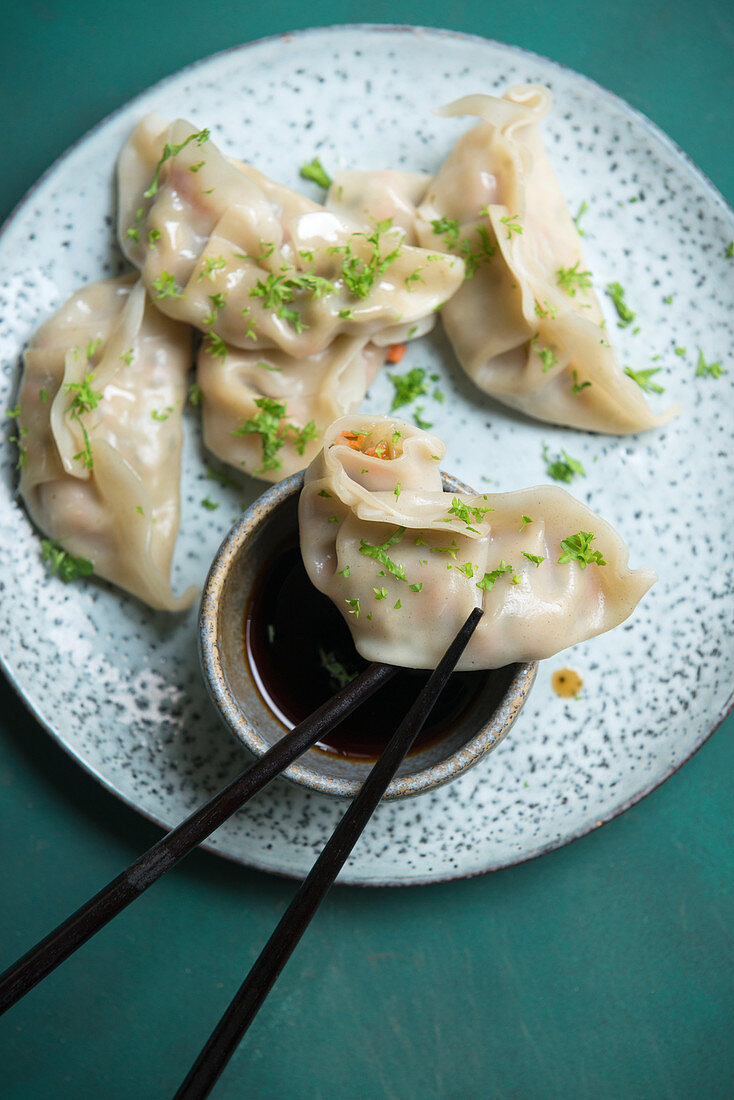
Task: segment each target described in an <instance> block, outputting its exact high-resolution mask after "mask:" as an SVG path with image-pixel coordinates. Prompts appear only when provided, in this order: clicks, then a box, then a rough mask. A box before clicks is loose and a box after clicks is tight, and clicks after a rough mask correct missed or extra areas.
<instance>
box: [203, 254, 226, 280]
mask: <svg viewBox="0 0 734 1100" xmlns="http://www.w3.org/2000/svg"><path fill="white" fill-rule="evenodd" d="M226 266H227V261H226V260H225V258H224V256H205V257H204V263H203V264H202V265H201V271H200V272H199V276H198V278H197V280H196V281H197V283H200V282H201V280H202V279H203V278H204V276H205V275H208V276H209V278H210V279H211V281H212V282H214V280H215V279H216V277H217V276H216V274H215V272H217V271H222V270H223V269H224V268H225V267H226Z"/></svg>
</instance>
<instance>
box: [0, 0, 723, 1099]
mask: <svg viewBox="0 0 734 1100" xmlns="http://www.w3.org/2000/svg"><path fill="white" fill-rule="evenodd" d="M726 7H727V6H726V5H725V4H723V3H720V2H719V0H696V2H694V0H665V2H663V0H652V2H650V3H648V4H646V5H643V4H639V3H637V2H634V0H617V2H616V3H615V4H614V5H606V4H597V5H591V4H589V3H588V0H586V2H583V3H582V2H580V0H556V2H555V3H554V4H540V3H537V2H530V3H526V4H524V5H521V4H513V5H509V4H506V3H499V2H496V0H495V2H491V3H485V4H477V3H475V2H473V3H470V2H468V0H457V2H456V3H454V4H452V5H451V6H450V7H449V8H448V9H445V8H444V7H443V6H440V5H438V4H437V3H430V2H429V3H421V4H418V3H415V2H408V0H397V2H393V3H389V4H388V3H383V2H381V0H380V2H375V3H374V4H372V5H371V6H369V7H367V6H360V5H357V4H355V3H335V2H334V0H324V2H322V3H321V4H320V5H319V6H318V8H317V9H309V8H308V7H307V6H304V5H302V4H295V3H293V2H288V3H280V4H272V5H270V6H269V7H266V5H251V4H243V3H237V2H236V0H229V2H228V3H221V2H219V0H217V2H211V3H207V4H205V3H201V2H199V3H193V2H192V0H178V2H177V3H176V4H175V5H163V4H159V5H154V4H150V3H143V2H142V0H129V2H128V3H126V4H124V5H123V4H114V5H108V6H106V7H105V6H102V5H99V4H98V3H92V2H90V0H76V3H75V4H73V5H72V4H70V3H69V4H63V3H54V2H53V0H45V2H43V0H30V2H29V3H25V4H20V5H15V6H14V7H13V9H12V10H11V11H9V12H7V11H6V13H5V16H4V28H3V32H2V42H1V44H0V53H1V59H2V64H1V65H0V89H1V92H0V95H1V97H2V98H1V100H0V101H1V102H2V104H3V108H4V110H3V144H4V156H3V171H2V173H0V215H2V216H3V217H4V216H6V215H7V214H8V213H9V212H10V210H11V209H12V206H13V205H14V203H15V202H17V201H18V200H19V199H20V198H21V197H22V195H23V193H24V191H25V190H26V188H28V187H29V186H30V185H31V184H32V183H33V182H34V180H35V179H36V178H37V176H38V175H40V173H41V172H42V171H44V170H45V169H46V168H47V167H48V165H49V164H50V163H51V161H52V160H53V159H54V158H55V157H57V156H58V155H59V154H60V153H61V152H63V150H64V149H65V148H66V147H67V146H68V145H69V144H70V143H71V142H73V141H75V140H76V139H77V138H78V137H79V136H80V135H81V134H83V133H84V131H86V130H87V129H88V128H89V127H90V126H92V125H93V124H95V123H96V122H98V121H99V120H100V119H101V118H103V117H104V116H105V115H106V114H107V113H108V112H110V111H111V110H113V109H114V108H116V107H117V106H119V105H120V104H121V103H123V102H124V101H125V100H127V99H128V98H129V97H130V96H132V95H134V94H135V93H137V92H138V91H140V90H142V89H143V88H145V87H146V86H147V85H149V84H151V83H152V82H154V81H156V80H158V79H159V78H160V77H163V76H165V75H167V74H168V73H170V72H172V71H174V70H176V69H178V68H179V67H180V66H182V65H184V64H187V63H188V62H190V61H193V60H195V59H196V58H199V57H201V56H204V55H206V54H209V53H212V52H214V51H216V50H219V49H223V48H225V47H227V46H230V45H233V44H236V43H240V42H244V41H248V40H251V39H253V38H257V37H260V36H262V35H266V34H272V33H275V32H280V31H286V30H291V29H296V28H298V27H302V26H307V25H309V24H312V23H315V22H318V23H320V24H329V23H337V22H341V23H344V22H350V21H360V20H363V19H366V18H369V19H370V20H372V21H378V22H379V21H382V22H398V21H400V22H405V23H423V24H432V25H436V26H441V25H446V26H451V27H452V28H454V29H457V30H463V31H470V32H472V33H475V34H483V35H486V36H487V37H493V38H497V39H499V40H501V41H505V42H510V43H513V44H516V45H520V46H524V47H527V48H529V49H532V50H535V51H537V52H538V53H542V54H546V55H547V56H549V57H552V58H554V59H555V60H557V61H561V62H563V63H565V64H567V65H570V66H571V67H573V68H575V69H578V70H579V71H580V72H583V73H585V74H586V75H588V76H590V77H593V78H594V79H596V80H597V81H599V83H601V84H602V85H604V86H606V87H607V88H610V89H611V90H612V91H614V92H617V93H618V94H619V95H621V96H623V97H624V98H625V99H627V100H628V101H629V102H630V103H632V104H633V105H634V106H635V107H638V108H640V109H641V110H642V111H644V112H645V113H646V114H648V115H649V116H650V117H651V118H652V119H653V120H654V121H655V122H657V123H658V124H659V125H660V126H661V127H662V128H663V129H664V130H666V131H667V133H668V134H670V135H671V136H672V137H673V138H674V139H675V140H676V141H677V142H678V143H679V144H680V145H681V146H682V147H683V148H684V149H685V150H686V152H688V153H689V154H690V155H691V156H692V157H693V159H694V160H695V161H696V162H697V163H698V164H699V166H700V167H701V168H702V169H703V170H704V171H705V172H706V173H707V174H708V175H709V176H710V178H711V179H712V180H713V182H714V183H715V184H716V185H717V186H718V187H719V189H720V190H721V191H722V192H723V193H724V194H725V195H726V196H727V197H728V198H729V199H730V200H731V199H732V197H733V196H734V164H733V163H732V157H731V128H732V112H731V93H732V67H731V52H732V38H733V37H734V13H732V11H731V9H730V10H729V12H728V14H727V11H726ZM0 323H2V319H0ZM729 366H730V369H731V365H729ZM0 580H2V565H1V564H0ZM4 598H8V597H7V595H6V596H5V597H4ZM732 733H734V719H729V721H728V722H727V723H726V724H725V725H724V726H723V727H722V728H721V730H720V731H719V732H718V733H717V734H716V735H715V736H714V737H713V738H712V739H711V741H709V742H708V744H707V745H706V746H705V747H704V748H703V749H702V750H701V751H700V752H699V753H698V755H697V756H695V757H694V758H693V760H691V761H690V763H688V764H687V765H686V766H685V767H684V768H683V770H682V771H681V772H679V773H678V774H677V775H675V776H674V777H673V778H672V779H670V780H669V781H668V782H667V783H666V784H665V785H664V786H663V787H662V788H661V789H660V790H658V791H656V792H655V793H654V794H653V795H651V796H650V797H649V798H647V799H646V800H645V801H644V802H643V803H641V804H640V805H638V806H636V807H635V808H634V809H632V810H630V811H628V812H627V813H626V814H624V815H623V816H622V817H621V818H618V819H617V820H616V821H614V822H613V823H612V824H610V825H608V826H606V827H605V828H603V829H601V830H599V831H597V832H595V833H594V834H593V835H591V836H588V837H586V838H585V839H583V840H580V841H577V842H576V843H575V844H573V845H571V846H570V847H567V848H564V849H562V850H561V851H558V852H555V853H553V854H552V855H549V856H545V857H544V858H543V859H541V860H537V861H535V862H532V863H529V864H526V865H524V866H521V867H516V868H513V869H511V870H508V871H504V872H501V873H499V874H495V875H491V876H487V877H483V878H479V879H474V880H470V881H466V882H457V883H453V884H450V885H440V886H433V887H417V888H412V889H404V890H359V889H352V888H340V889H337V890H335V891H333V892H332V894H331V895H330V897H329V898H328V900H327V902H326V904H325V905H324V908H323V910H322V911H321V913H320V914H319V916H318V918H317V920H316V921H315V923H314V924H313V926H312V928H311V929H310V930H309V932H308V933H307V935H306V937H305V939H304V941H303V943H302V945H301V947H300V949H299V950H298V952H297V954H296V955H295V957H294V958H293V960H292V961H291V963H290V964H289V965H288V967H287V969H286V971H285V972H284V974H283V976H282V978H281V979H280V981H279V983H278V985H277V987H276V990H275V991H274V993H273V995H271V998H270V999H269V1001H268V1002H267V1003H266V1005H265V1007H264V1009H263V1010H262V1012H261V1013H260V1015H259V1017H258V1019H257V1020H256V1022H255V1024H254V1026H253V1028H252V1030H251V1032H250V1034H249V1037H248V1039H247V1041H246V1043H245V1044H243V1046H242V1047H241V1048H240V1050H239V1051H238V1053H237V1055H236V1056H235V1058H234V1059H233V1061H232V1063H231V1064H230V1066H229V1068H228V1070H227V1072H226V1074H225V1076H224V1077H223V1078H222V1079H221V1081H220V1083H219V1085H218V1087H217V1089H216V1090H215V1095H216V1096H217V1097H222V1098H226V1097H231V1098H235V1097H238V1098H239V1097H245V1096H247V1097H276V1098H292V1097H293V1098H296V1097H297V1098H301V1097H302V1098H306V1097H308V1098H328V1100H331V1098H337V1097H339V1098H340V1100H341V1098H344V1097H352V1096H359V1097H360V1098H363V1100H369V1098H372V1097H374V1098H382V1097H389V1098H400V1100H403V1098H406V1100H407V1098H410V1100H412V1098H413V1097H418V1096H420V1097H440V1098H456V1100H464V1098H475V1097H476V1098H487V1097H512V1098H522V1100H525V1098H531V1100H535V1098H539V1100H541V1098H542V1100H547V1098H552V1097H564V1098H568V1097H571V1098H576V1097H584V1098H585V1097H594V1098H596V1097H614V1098H620V1097H624V1098H626V1097H634V1098H635V1100H638V1098H658V1097H679V1098H685V1100H690V1098H697V1097H706V1098H707V1100H713V1098H716V1097H729V1096H731V1095H732V1094H733V1093H734V1044H732V1035H731V1022H732V1018H733V1017H734V984H733V982H732V935H731V929H732V926H734V845H733V844H732V839H733V837H732V831H733V830H732V823H733V821H734V815H733V814H732V800H731V787H730V777H731V776H732V775H733V774H734V743H733V742H732V737H731V734H732ZM0 789H2V792H3V803H2V826H0V932H1V934H2V940H1V948H0V951H1V957H0V965H4V964H5V963H9V962H10V961H11V960H12V959H13V958H14V957H15V956H16V955H17V954H19V953H20V952H21V951H22V950H24V949H26V948H27V947H28V946H29V945H30V944H31V942H33V941H34V940H35V939H36V938H37V937H38V936H39V935H41V934H43V933H45V932H46V931H47V930H48V929H50V928H51V927H52V926H53V925H54V924H55V923H56V922H57V921H58V920H59V919H60V918H62V917H64V916H66V914H67V913H68V912H69V911H70V910H71V909H72V908H74V907H75V906H76V905H77V904H79V903H80V902H81V901H82V900H83V899H85V898H86V897H87V896H88V895H89V894H90V893H92V892H93V891H94V890H96V889H97V888H98V887H99V886H100V885H102V884H103V883H104V882H106V881H107V880H108V879H109V878H111V877H112V876H113V875H114V874H116V873H117V871H119V870H120V868H121V867H122V866H123V865H125V864H126V863H128V862H129V861H130V859H131V858H132V857H133V856H135V855H136V854H137V853H138V852H139V851H141V850H142V849H143V848H145V847H147V846H148V845H149V844H151V843H152V842H153V841H154V840H155V839H156V837H157V836H158V835H159V831H158V830H157V829H156V828H155V827H153V826H152V825H150V824H149V823H147V822H146V821H144V820H143V819H142V818H140V817H139V816H137V815H136V814H135V813H133V812H132V811H131V810H129V809H127V808H126V807H125V806H123V805H121V804H120V803H119V802H118V801H116V799H115V798H113V797H112V796H111V795H109V794H108V793H106V792H105V791H103V790H102V789H101V788H100V787H98V786H97V784H96V783H95V782H94V781H93V780H92V779H91V778H89V776H87V775H86V774H85V773H84V772H83V771H82V770H81V769H80V768H79V767H78V766H76V765H75V764H74V763H73V762H72V761H71V760H69V759H68V758H67V757H66V756H65V755H64V753H63V752H62V750H61V749H60V748H59V747H58V746H57V745H56V744H55V743H54V742H52V741H51V739H50V738H49V737H48V736H47V735H46V734H45V733H44V732H43V731H42V730H41V729H40V728H39V727H38V726H37V725H36V724H35V722H34V721H33V720H32V719H31V718H30V717H29V716H28V715H27V714H26V712H25V710H24V708H23V706H22V704H21V703H20V702H19V701H18V700H17V699H16V698H15V696H14V694H13V692H12V690H11V689H10V688H9V687H8V686H7V685H6V684H5V683H4V682H3V681H2V678H1V677H0ZM293 889H294V887H293V884H292V883H290V882H286V881H283V880H280V879H277V878H272V877H268V876H266V875H262V874H259V873H255V872H250V871H246V870H243V869H242V868H239V867H235V866H231V865H229V864H227V863H225V862H223V861H221V860H218V859H216V858H215V857H213V856H210V855H206V854H201V853H196V854H194V855H193V856H191V857H190V858H189V859H188V860H187V861H186V862H185V863H184V864H183V865H182V866H181V867H180V868H178V869H177V870H176V871H174V872H173V873H171V874H170V875H168V876H167V877H166V878H165V879H164V880H163V881H162V882H161V883H160V884H159V885H158V886H157V887H156V888H155V889H154V890H152V891H150V892H149V894H147V895H146V896H145V897H143V898H142V899H141V900H139V901H138V902H137V903H136V904H135V905H134V906H133V907H132V908H131V909H129V910H128V911H127V912H126V913H125V914H124V915H123V916H122V917H120V918H119V919H118V920H117V921H115V922H114V924H113V925H112V926H110V927H109V928H107V929H105V930H104V931H103V932H102V933H101V934H100V935H99V936H97V938H96V939H95V940H93V941H92V942H91V943H89V944H88V945H87V946H86V947H85V948H84V949H83V950H82V951H81V952H80V953H79V955H78V956H77V957H76V958H75V959H74V960H73V961H71V962H69V963H67V964H66V965H65V966H63V967H62V968H61V969H60V970H59V971H57V972H56V973H55V974H54V975H53V976H52V977H51V978H49V979H48V980H47V981H46V982H45V983H44V984H43V985H42V986H41V987H39V988H38V989H37V990H35V991H34V992H33V993H32V994H31V995H30V996H28V997H27V998H26V1000H25V1001H24V1002H23V1003H22V1004H20V1005H19V1006H17V1007H16V1008H15V1009H14V1010H13V1011H12V1013H9V1014H8V1015H7V1016H6V1017H4V1018H3V1020H2V1021H0V1065H1V1066H2V1070H1V1073H0V1095H2V1096H3V1097H7V1098H11V1097H12V1098H22V1100H34V1098H36V1097H39V1098H40V1097H43V1098H44V1100H47V1098H51V1100H60V1098H67V1097H69V1098H71V1097H73V1098H75V1100H79V1098H87V1097H92V1098H96V1097H105V1098H128V1097H136V1098H148V1097H151V1098H159V1097H160V1098H165V1097H168V1096H171V1095H172V1093H173V1092H174V1091H175V1088H176V1086H177V1085H178V1084H179V1082H180V1080H181V1078H182V1076H183V1074H184V1072H185V1070H186V1069H187V1068H188V1066H189V1064H190V1062H191V1060H192V1058H193V1056H194V1055H195V1053H196V1052H198V1050H199V1048H200V1046H201V1044H202V1042H203V1040H204V1039H205V1037H206V1036H207V1035H208V1033H209V1031H210V1028H211V1027H212V1026H213V1024H214V1022H215V1021H216V1019H218V1017H219V1015H220V1013H221V1011H222V1010H223V1009H224V1007H225V1005H226V1004H227V1003H228V1001H229V998H230V996H231V994H232V992H233V991H234V989H235V988H236V986H237V985H238V984H239V981H240V979H241V977H242V975H243V974H244V973H245V971H246V970H247V968H248V967H249V965H250V963H251V961H252V960H253V959H254V957H255V956H256V954H257V953H258V951H259V949H260V947H261V946H262V944H263V943H264V941H265V939H266V938H267V935H268V933H269V931H270V930H271V928H272V926H273V924H274V922H275V921H276V919H277V918H278V916H279V915H280V914H281V913H282V911H283V909H284V908H285V906H286V904H287V902H288V899H289V898H290V897H291V895H292V893H293Z"/></svg>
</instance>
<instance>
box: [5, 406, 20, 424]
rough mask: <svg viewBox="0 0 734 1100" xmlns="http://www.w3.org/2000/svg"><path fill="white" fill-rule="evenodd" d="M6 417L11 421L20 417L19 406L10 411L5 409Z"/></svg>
mask: <svg viewBox="0 0 734 1100" xmlns="http://www.w3.org/2000/svg"><path fill="white" fill-rule="evenodd" d="M5 415H6V416H9V417H10V419H11V420H17V419H18V417H19V416H20V405H15V406H14V408H12V409H7V410H6V412H5Z"/></svg>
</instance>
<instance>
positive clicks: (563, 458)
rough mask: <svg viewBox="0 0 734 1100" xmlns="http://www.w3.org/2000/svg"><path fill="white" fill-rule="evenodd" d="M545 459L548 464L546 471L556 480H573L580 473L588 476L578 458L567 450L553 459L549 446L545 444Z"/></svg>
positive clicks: (582, 475)
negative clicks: (573, 456)
mask: <svg viewBox="0 0 734 1100" xmlns="http://www.w3.org/2000/svg"><path fill="white" fill-rule="evenodd" d="M543 461H544V462H545V464H546V473H547V474H548V476H549V477H552V478H553V479H554V481H565V482H570V481H573V479H574V477H576V475H577V474H579V475H580V476H581V477H586V470H585V469H584V467H583V466H582V465H581V463H580V462H579V461H578V459H576V458H571V456H570V454H568V452H567V451H561V454H560V455H559V457H558V458H556V459H554V460H551V457H550V454H549V452H548V448H547V446H546V445H545V443H544V444H543Z"/></svg>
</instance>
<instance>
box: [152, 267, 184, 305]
mask: <svg viewBox="0 0 734 1100" xmlns="http://www.w3.org/2000/svg"><path fill="white" fill-rule="evenodd" d="M153 290H156V291H158V293H157V294H156V299H158V300H160V299H161V298H180V297H181V295H182V294H183V291H182V290H179V289H178V287H177V286H176V278H175V276H174V275H172V274H171V272H170V271H166V269H165V268H164V269H163V271H161V273H160V275H159V276H158V278H157V279H154V280H153Z"/></svg>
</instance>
